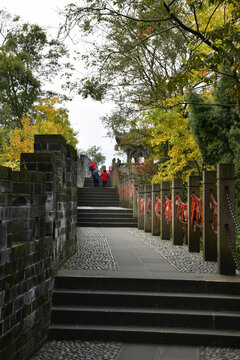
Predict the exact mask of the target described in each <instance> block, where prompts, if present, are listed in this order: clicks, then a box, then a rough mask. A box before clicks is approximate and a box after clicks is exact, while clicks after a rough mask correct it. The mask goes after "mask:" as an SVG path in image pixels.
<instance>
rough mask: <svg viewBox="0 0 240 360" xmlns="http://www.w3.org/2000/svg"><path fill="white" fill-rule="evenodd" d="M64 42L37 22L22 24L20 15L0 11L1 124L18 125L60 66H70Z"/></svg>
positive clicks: (29, 112) (61, 67) (41, 94)
mask: <svg viewBox="0 0 240 360" xmlns="http://www.w3.org/2000/svg"><path fill="white" fill-rule="evenodd" d="M65 56H67V50H66V48H65V46H64V45H63V44H62V43H61V42H60V41H58V40H56V39H49V37H48V36H47V33H46V31H45V30H43V29H42V28H41V27H40V26H38V25H31V24H24V23H22V22H21V21H20V18H19V17H12V16H11V15H9V14H8V13H6V12H5V11H3V10H1V11H0V125H1V127H2V128H15V127H18V128H19V127H21V126H22V122H21V119H22V117H23V116H26V114H31V121H33V113H34V104H36V102H37V101H39V99H41V98H44V97H48V96H49V94H51V95H50V96H52V93H51V92H48V91H45V90H43V86H44V85H45V84H46V81H48V82H50V81H52V80H53V79H54V78H55V77H56V76H57V75H58V76H59V74H62V72H63V70H64V69H66V68H70V69H71V66H70V64H69V63H66V62H64V61H63V58H64V57H65Z"/></svg>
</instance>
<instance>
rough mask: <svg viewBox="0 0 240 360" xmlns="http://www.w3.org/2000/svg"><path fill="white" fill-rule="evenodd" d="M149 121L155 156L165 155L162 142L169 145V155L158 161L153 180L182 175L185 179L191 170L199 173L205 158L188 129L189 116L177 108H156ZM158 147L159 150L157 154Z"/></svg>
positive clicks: (149, 114) (154, 181)
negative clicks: (162, 160)
mask: <svg viewBox="0 0 240 360" xmlns="http://www.w3.org/2000/svg"><path fill="white" fill-rule="evenodd" d="M146 121H147V122H148V123H149V124H151V125H152V128H151V134H152V137H151V140H150V142H151V146H152V147H153V149H156V150H155V155H154V156H155V159H157V156H158V155H159V158H160V157H161V156H162V153H161V151H162V150H161V149H162V147H161V145H164V146H165V147H166V146H167V152H168V159H167V160H166V161H164V162H162V163H160V164H159V167H158V174H157V175H155V176H154V177H153V183H159V182H161V181H168V180H172V179H173V178H181V179H182V180H183V181H184V182H186V181H187V178H188V176H189V175H190V174H192V173H198V171H199V169H200V168H201V163H202V158H201V154H200V151H199V149H198V147H197V145H196V142H195V140H194V137H193V135H192V133H191V131H190V129H189V126H188V120H187V118H186V117H183V114H182V112H181V111H180V110H179V109H177V108H175V109H171V110H168V111H165V110H161V109H154V110H153V111H151V112H149V113H148V115H147V119H146ZM158 151H159V154H158Z"/></svg>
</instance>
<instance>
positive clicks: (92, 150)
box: [87, 145, 106, 166]
mask: <svg viewBox="0 0 240 360" xmlns="http://www.w3.org/2000/svg"><path fill="white" fill-rule="evenodd" d="M101 151H102V149H101V147H100V146H96V145H93V146H91V147H89V148H88V149H87V153H88V154H89V156H90V158H91V159H92V161H94V162H95V163H97V165H98V166H100V165H102V164H103V163H104V162H105V160H106V156H104V155H103V154H102V152H101Z"/></svg>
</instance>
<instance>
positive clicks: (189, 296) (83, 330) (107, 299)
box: [49, 271, 240, 346]
mask: <svg viewBox="0 0 240 360" xmlns="http://www.w3.org/2000/svg"><path fill="white" fill-rule="evenodd" d="M239 305H240V288H239V283H238V282H227V281H224V280H223V281H221V282H219V281H214V280H209V281H204V280H200V279H196V278H195V279H186V278H182V279H149V278H125V277H124V278H122V277H111V278H110V277H102V276H83V275H82V274H81V276H79V275H77V273H75V275H74V274H73V275H72V276H70V275H68V274H67V273H66V272H65V273H64V271H63V272H62V273H60V274H59V275H58V276H56V278H55V289H54V293H53V308H52V324H51V327H50V329H49V337H50V338H52V339H88V340H89V339H92V340H104V341H111V340H113V341H115V340H116V341H123V342H125V341H126V342H128V341H129V342H133V341H134V342H145V343H155V342H158V343H161V342H162V343H166V344H181V343H184V344H185V345H187V344H195V345H213V344H214V345H216V344H219V345H220V344H221V345H223V344H224V345H226V346H229V345H230V346H233V345H234V346H236V345H237V344H239V339H240V331H239V330H240V321H239V320H240V312H239ZM223 341H224V342H223Z"/></svg>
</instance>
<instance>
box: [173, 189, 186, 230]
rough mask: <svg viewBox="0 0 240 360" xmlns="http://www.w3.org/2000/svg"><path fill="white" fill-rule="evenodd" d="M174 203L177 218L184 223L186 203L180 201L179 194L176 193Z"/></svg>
mask: <svg viewBox="0 0 240 360" xmlns="http://www.w3.org/2000/svg"><path fill="white" fill-rule="evenodd" d="M175 203H176V205H177V218H178V220H179V221H180V223H181V224H182V223H183V222H184V223H185V224H186V223H187V221H188V205H187V203H184V202H182V200H181V198H180V196H179V195H178V194H177V195H176V196H175Z"/></svg>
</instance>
